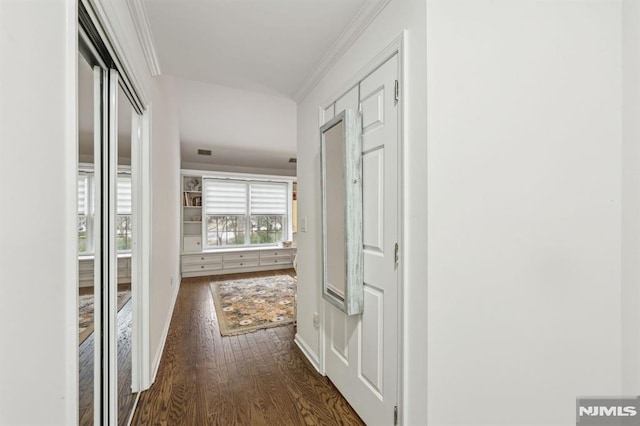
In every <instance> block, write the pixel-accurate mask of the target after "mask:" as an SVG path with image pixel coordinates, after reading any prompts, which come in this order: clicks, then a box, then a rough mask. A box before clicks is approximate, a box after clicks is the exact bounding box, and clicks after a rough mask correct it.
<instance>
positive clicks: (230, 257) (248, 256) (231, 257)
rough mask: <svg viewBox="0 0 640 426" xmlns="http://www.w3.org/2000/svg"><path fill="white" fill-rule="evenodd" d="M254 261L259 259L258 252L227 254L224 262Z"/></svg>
mask: <svg viewBox="0 0 640 426" xmlns="http://www.w3.org/2000/svg"><path fill="white" fill-rule="evenodd" d="M252 259H258V252H257V251H243V252H238V253H225V254H224V261H225V263H226V262H227V261H236V260H237V261H240V260H252Z"/></svg>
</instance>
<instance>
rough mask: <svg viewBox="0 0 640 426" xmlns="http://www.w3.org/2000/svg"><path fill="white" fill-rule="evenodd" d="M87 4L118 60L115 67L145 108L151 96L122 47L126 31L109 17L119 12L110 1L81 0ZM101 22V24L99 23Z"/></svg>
mask: <svg viewBox="0 0 640 426" xmlns="http://www.w3.org/2000/svg"><path fill="white" fill-rule="evenodd" d="M80 1H82V2H83V3H84V4H85V5H86V6H87V11H88V12H89V13H90V14H92V13H93V14H94V15H95V16H94V17H93V18H95V19H93V21H94V23H95V24H96V30H97V31H98V32H99V33H100V38H101V39H102V41H103V42H104V43H105V46H106V47H107V49H108V50H109V54H110V55H111V57H112V59H113V60H114V61H115V62H116V64H115V65H116V66H115V68H116V69H118V70H122V72H124V73H125V74H126V76H127V78H126V79H124V80H125V83H126V82H127V80H128V81H129V83H130V85H131V86H132V88H133V90H134V91H135V92H136V95H137V97H138V101H139V102H140V104H141V105H139V106H140V107H142V108H145V107H146V106H147V105H149V97H148V96H147V95H146V92H145V91H144V87H143V86H142V85H141V84H140V82H139V80H138V73H136V72H134V71H135V70H134V68H133V67H132V66H131V63H130V62H129V61H128V60H127V55H126V53H125V50H124V49H123V47H122V44H121V43H120V41H119V38H121V37H123V35H124V34H125V32H124V31H123V30H122V27H121V25H120V23H119V22H117V27H116V26H115V25H114V22H112V21H111V20H110V19H109V16H117V14H116V13H115V12H114V11H113V6H112V5H111V4H110V3H109V2H103V1H99V0H80ZM106 7H109V8H110V9H111V10H110V13H106V10H105V8H106ZM116 19H117V18H116ZM98 23H99V25H97V24H98Z"/></svg>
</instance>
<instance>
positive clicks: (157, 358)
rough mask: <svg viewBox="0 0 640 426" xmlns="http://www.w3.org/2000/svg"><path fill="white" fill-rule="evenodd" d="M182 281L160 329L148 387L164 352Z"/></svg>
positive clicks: (153, 378)
mask: <svg viewBox="0 0 640 426" xmlns="http://www.w3.org/2000/svg"><path fill="white" fill-rule="evenodd" d="M181 284H182V282H178V285H176V289H175V291H174V293H173V300H172V301H171V309H169V315H168V316H167V321H166V323H165V325H164V330H163V331H162V343H161V344H160V347H159V348H158V352H156V356H155V358H154V360H153V374H152V375H151V383H149V387H151V385H152V384H153V383H154V382H155V381H156V375H157V374H158V369H159V368H160V361H161V360H162V353H163V352H164V345H165V344H166V343H167V336H168V335H169V326H171V318H173V310H174V308H175V307H176V300H178V291H180V285H181Z"/></svg>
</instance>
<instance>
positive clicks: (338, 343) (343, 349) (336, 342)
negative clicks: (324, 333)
mask: <svg viewBox="0 0 640 426" xmlns="http://www.w3.org/2000/svg"><path fill="white" fill-rule="evenodd" d="M338 313H341V311H339V310H337V309H336V310H335V311H333V312H331V349H332V350H333V351H334V352H335V354H336V355H338V356H339V357H341V358H342V360H343V361H344V363H345V364H348V363H349V346H348V340H347V324H346V322H345V321H344V318H342V317H343V316H344V315H338Z"/></svg>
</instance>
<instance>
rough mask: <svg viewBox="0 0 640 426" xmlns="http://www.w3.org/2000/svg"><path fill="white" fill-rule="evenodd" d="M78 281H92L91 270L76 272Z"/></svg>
mask: <svg viewBox="0 0 640 426" xmlns="http://www.w3.org/2000/svg"><path fill="white" fill-rule="evenodd" d="M78 280H79V281H93V271H80V273H79V274H78Z"/></svg>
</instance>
